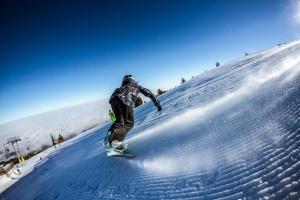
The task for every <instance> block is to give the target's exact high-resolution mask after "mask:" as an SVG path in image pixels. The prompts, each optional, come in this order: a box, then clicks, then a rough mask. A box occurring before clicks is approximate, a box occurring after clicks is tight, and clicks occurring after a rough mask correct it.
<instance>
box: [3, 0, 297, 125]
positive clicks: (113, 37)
mask: <svg viewBox="0 0 300 200" xmlns="http://www.w3.org/2000/svg"><path fill="white" fill-rule="evenodd" d="M299 10H300V6H299V1H297V0H251V1H250V0H249V1H247V0H243V1H240V0H216V1H214V0H205V1H204V0H197V1H192V0H189V1H184V0H182V1H176V0H174V1H171V0H168V1H167V0H165V1H150V0H147V1H146V0H144V1H139V0H136V1H126V0H124V1H121V0H119V1H117V0H113V1H96V0H94V1H79V0H78V1H74V2H73V1H72V3H71V1H26V2H24V1H2V2H1V6H0V20H1V21H0V22H1V23H0V24H1V32H0V44H1V45H0V52H1V57H0V66H1V69H0V110H1V112H0V124H2V123H6V122H9V121H12V120H16V119H19V118H22V117H25V116H30V115H33V114H37V113H41V112H45V111H49V110H53V109H57V108H60V107H65V106H70V105H74V104H79V103H83V102H87V101H92V100H95V99H100V98H106V97H109V96H110V94H111V93H112V92H113V90H114V89H115V88H116V87H118V86H119V85H120V82H121V79H122V77H123V75H124V74H128V73H130V74H133V75H134V76H135V77H136V79H137V80H138V81H139V82H140V83H141V84H142V85H143V86H145V87H148V88H150V89H152V90H156V89H158V88H163V89H168V88H171V87H174V86H175V85H178V84H179V83H180V79H181V77H185V78H186V79H189V78H191V76H195V75H197V74H199V73H201V72H202V71H203V70H205V69H208V68H212V67H214V65H215V63H216V62H217V61H219V62H220V63H226V62H228V61H230V60H232V59H235V58H238V57H241V56H243V55H244V53H245V52H249V53H251V52H255V51H258V50H261V49H265V48H270V47H273V46H275V45H277V44H278V43H282V42H286V41H290V40H295V39H298V38H299V23H300V15H299Z"/></svg>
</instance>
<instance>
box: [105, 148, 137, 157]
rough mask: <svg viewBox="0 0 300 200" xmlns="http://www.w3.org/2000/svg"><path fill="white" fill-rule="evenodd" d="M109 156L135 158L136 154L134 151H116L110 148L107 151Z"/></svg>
mask: <svg viewBox="0 0 300 200" xmlns="http://www.w3.org/2000/svg"><path fill="white" fill-rule="evenodd" d="M107 156H108V157H110V156H114V157H124V158H134V157H135V155H133V154H132V153H130V152H129V151H126V152H123V153H121V152H118V151H114V150H113V149H110V150H108V151H107Z"/></svg>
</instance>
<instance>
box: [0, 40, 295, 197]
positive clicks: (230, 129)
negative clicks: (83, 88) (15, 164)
mask: <svg viewBox="0 0 300 200" xmlns="http://www.w3.org/2000/svg"><path fill="white" fill-rule="evenodd" d="M160 100H161V103H162V106H163V108H164V110H163V111H162V112H161V113H158V112H157V111H156V110H155V107H154V106H153V104H152V103H147V104H146V105H144V106H142V107H140V108H138V109H137V110H136V111H135V118H136V124H135V128H134V129H133V130H132V131H131V132H130V133H129V135H128V137H127V139H128V140H127V141H128V143H129V146H130V148H131V149H132V151H133V152H134V153H135V154H136V156H137V157H136V158H135V159H133V160H127V159H124V158H113V157H106V154H105V152H104V150H103V149H102V148H101V146H100V142H99V140H100V139H101V138H102V137H103V136H104V134H105V133H106V131H107V129H108V126H106V127H104V128H101V129H99V130H97V131H95V132H93V133H91V134H89V135H88V136H86V137H83V138H81V139H79V140H78V142H76V143H74V144H72V145H69V146H67V147H65V148H63V149H61V150H60V152H58V153H56V154H54V155H52V156H50V157H49V159H48V160H47V161H46V162H45V163H43V164H42V165H40V166H37V167H36V169H35V170H34V171H33V172H32V173H31V174H29V175H28V176H26V177H24V178H22V179H21V180H20V181H18V182H17V183H16V184H15V185H13V186H12V187H10V188H9V189H7V190H6V191H5V192H4V193H3V194H2V198H3V199H5V200H12V199H14V200H33V199H34V200H42V199H45V200H46V199H60V200H69V199H82V200H91V199H239V198H240V199H258V198H263V197H265V199H299V198H300V154H299V149H300V148H299V146H300V133H299V132H300V41H296V42H292V43H289V44H286V45H284V46H280V47H275V48H273V49H270V50H266V51H262V52H258V53H256V54H253V55H250V56H247V57H243V58H241V59H238V60H235V61H233V62H231V63H229V64H227V65H224V66H221V67H219V68H216V69H213V70H211V71H208V72H206V73H203V74H202V75H200V76H198V77H196V78H194V79H192V80H190V81H187V82H186V83H185V84H182V85H180V86H179V87H177V88H175V89H173V90H171V91H169V92H167V93H166V94H164V95H162V96H160Z"/></svg>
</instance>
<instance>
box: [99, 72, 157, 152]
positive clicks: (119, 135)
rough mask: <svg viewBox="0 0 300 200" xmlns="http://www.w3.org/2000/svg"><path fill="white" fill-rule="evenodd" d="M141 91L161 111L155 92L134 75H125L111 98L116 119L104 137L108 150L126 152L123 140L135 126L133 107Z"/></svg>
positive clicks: (104, 143) (110, 101)
mask: <svg viewBox="0 0 300 200" xmlns="http://www.w3.org/2000/svg"><path fill="white" fill-rule="evenodd" d="M139 92H141V93H142V94H143V95H145V96H146V97H149V98H150V99H151V100H152V101H153V102H154V104H155V106H156V107H157V110H158V111H161V109H162V107H161V105H160V102H159V101H158V100H157V99H156V98H155V96H154V94H153V93H152V92H151V91H150V90H149V89H146V88H144V87H142V86H140V85H138V83H137V82H136V81H135V80H134V77H133V76H132V75H125V76H124V77H123V81H122V85H121V87H120V88H117V89H116V90H115V91H114V92H113V94H112V95H111V97H110V100H109V103H110V105H111V108H112V110H113V112H114V114H115V117H116V121H115V122H114V123H113V124H112V126H111V127H110V129H109V130H108V133H107V135H106V137H105V138H104V139H103V146H104V147H105V149H106V150H107V151H108V152H109V151H115V152H119V153H124V152H126V150H127V145H126V144H124V143H123V140H124V138H125V137H126V135H127V133H128V132H129V130H130V129H132V128H133V125H134V117H133V109H134V105H135V101H136V99H137V96H138V93H139Z"/></svg>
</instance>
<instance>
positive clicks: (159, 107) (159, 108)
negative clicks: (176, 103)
mask: <svg viewBox="0 0 300 200" xmlns="http://www.w3.org/2000/svg"><path fill="white" fill-rule="evenodd" d="M156 107H157V111H158V112H160V111H161V110H162V107H161V105H160V104H158V105H157V106H156Z"/></svg>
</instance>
